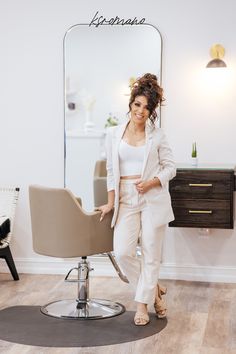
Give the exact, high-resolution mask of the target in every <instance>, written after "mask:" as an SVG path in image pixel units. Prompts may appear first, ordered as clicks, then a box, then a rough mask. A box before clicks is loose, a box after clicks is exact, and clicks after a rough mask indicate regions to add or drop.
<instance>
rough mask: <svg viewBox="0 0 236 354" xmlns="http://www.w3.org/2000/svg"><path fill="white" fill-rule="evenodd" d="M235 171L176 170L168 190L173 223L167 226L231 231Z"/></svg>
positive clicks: (213, 168) (212, 168) (185, 168)
mask: <svg viewBox="0 0 236 354" xmlns="http://www.w3.org/2000/svg"><path fill="white" fill-rule="evenodd" d="M234 183H235V182H234V169H233V168H215V167H211V168H209V167H204V168H203V167H182V168H181V167H178V168H177V174H176V177H175V178H174V179H173V180H171V181H170V184H169V189H170V195H171V200H172V207H173V211H174V215H175V220H174V221H172V222H171V223H169V226H175V227H200V228H217V229H233V227H234V205H233V204H234V203H233V193H234Z"/></svg>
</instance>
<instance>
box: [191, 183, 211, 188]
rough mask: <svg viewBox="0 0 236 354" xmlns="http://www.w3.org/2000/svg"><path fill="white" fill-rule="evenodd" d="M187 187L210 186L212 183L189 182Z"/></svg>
mask: <svg viewBox="0 0 236 354" xmlns="http://www.w3.org/2000/svg"><path fill="white" fill-rule="evenodd" d="M188 185H189V187H212V183H189V184H188Z"/></svg>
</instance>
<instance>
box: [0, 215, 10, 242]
mask: <svg viewBox="0 0 236 354" xmlns="http://www.w3.org/2000/svg"><path fill="white" fill-rule="evenodd" d="M10 231H11V222H10V219H9V218H6V217H4V218H3V217H1V218H0V244H1V240H3V239H4V238H5V237H6V236H7V235H8V234H9V232H10Z"/></svg>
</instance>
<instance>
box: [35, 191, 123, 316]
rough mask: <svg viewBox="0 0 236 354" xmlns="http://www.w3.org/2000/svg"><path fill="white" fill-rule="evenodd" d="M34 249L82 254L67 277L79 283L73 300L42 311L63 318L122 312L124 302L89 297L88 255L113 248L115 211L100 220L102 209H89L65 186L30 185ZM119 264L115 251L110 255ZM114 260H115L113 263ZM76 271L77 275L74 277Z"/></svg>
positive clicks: (54, 254) (56, 254) (52, 253)
mask: <svg viewBox="0 0 236 354" xmlns="http://www.w3.org/2000/svg"><path fill="white" fill-rule="evenodd" d="M29 199H30V213H31V226H32V238H33V249H34V251H35V252H36V253H38V254H41V255H44V256H51V257H60V258H68V257H70V258H71V257H72V258H73V257H81V259H80V260H79V263H78V267H74V268H72V269H71V270H70V271H69V272H68V274H67V275H66V277H65V281H67V282H76V283H78V295H77V298H76V299H73V300H59V301H55V302H51V303H49V304H46V305H44V306H42V307H41V312H42V313H44V314H46V315H49V316H53V317H59V318H64V319H85V320H86V319H100V318H107V317H113V316H116V315H119V314H121V313H123V312H124V311H125V308H124V306H123V305H121V304H119V303H117V302H113V301H110V300H104V299H90V298H89V273H90V271H91V270H92V269H91V267H90V264H89V262H88V260H87V256H92V255H95V254H99V253H108V254H109V253H110V252H111V251H112V248H113V230H112V228H111V227H110V225H111V218H112V213H109V214H107V215H106V216H105V217H104V219H103V221H102V222H100V212H99V211H95V212H86V211H85V210H83V209H82V207H81V204H80V203H79V200H78V199H76V198H75V196H74V195H73V194H72V193H71V192H70V190H68V189H66V188H47V187H42V186H36V185H31V186H30V187H29ZM109 258H110V259H111V260H112V263H113V265H115V264H116V262H115V260H114V259H113V258H112V255H110V257H109ZM114 263H115V264H114ZM73 271H76V278H74V277H72V273H73Z"/></svg>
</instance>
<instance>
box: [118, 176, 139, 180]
mask: <svg viewBox="0 0 236 354" xmlns="http://www.w3.org/2000/svg"><path fill="white" fill-rule="evenodd" d="M138 178H141V175H135V176H121V177H120V179H138Z"/></svg>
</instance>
